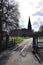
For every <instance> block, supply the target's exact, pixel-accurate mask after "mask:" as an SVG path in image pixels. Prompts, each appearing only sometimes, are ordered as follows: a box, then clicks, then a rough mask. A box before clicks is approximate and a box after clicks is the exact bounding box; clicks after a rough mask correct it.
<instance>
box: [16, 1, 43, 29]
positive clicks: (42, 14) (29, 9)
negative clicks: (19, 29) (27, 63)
mask: <svg viewBox="0 0 43 65" xmlns="http://www.w3.org/2000/svg"><path fill="white" fill-rule="evenodd" d="M17 1H18V2H19V11H20V15H21V18H22V20H23V21H24V26H25V27H26V28H27V25H28V19H29V16H30V18H31V23H32V28H33V29H34V30H38V29H39V26H40V25H42V24H43V23H42V22H43V0H17ZM33 24H35V25H33ZM36 25H37V26H36Z"/></svg>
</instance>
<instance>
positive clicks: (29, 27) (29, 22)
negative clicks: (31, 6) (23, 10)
mask: <svg viewBox="0 0 43 65" xmlns="http://www.w3.org/2000/svg"><path fill="white" fill-rule="evenodd" d="M28 30H29V31H32V27H31V21H30V17H29V21H28Z"/></svg>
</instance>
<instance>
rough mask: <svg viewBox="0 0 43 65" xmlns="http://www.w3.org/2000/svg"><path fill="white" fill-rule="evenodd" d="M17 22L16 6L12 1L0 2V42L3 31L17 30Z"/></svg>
mask: <svg viewBox="0 0 43 65" xmlns="http://www.w3.org/2000/svg"><path fill="white" fill-rule="evenodd" d="M18 21H19V11H18V4H17V3H16V2H15V1H14V0H10V2H9V0H0V41H2V39H3V35H2V33H3V30H4V29H6V30H8V31H9V30H10V29H14V28H17V27H18ZM4 24H5V25H4Z"/></svg>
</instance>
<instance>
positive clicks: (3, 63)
mask: <svg viewBox="0 0 43 65" xmlns="http://www.w3.org/2000/svg"><path fill="white" fill-rule="evenodd" d="M42 57H43V55H42ZM40 64H41V65H43V61H42V60H41V59H40V57H39V56H38V54H33V53H32V38H30V39H24V40H23V41H22V42H21V44H19V45H18V46H17V47H16V48H13V49H10V50H6V51H4V52H2V53H1V54H0V65H40Z"/></svg>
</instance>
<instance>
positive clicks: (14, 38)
mask: <svg viewBox="0 0 43 65" xmlns="http://www.w3.org/2000/svg"><path fill="white" fill-rule="evenodd" d="M28 38H31V37H19V36H18V37H14V36H10V37H9V41H10V42H14V41H16V43H20V42H22V41H23V39H28ZM3 41H4V42H5V41H6V37H4V38H3Z"/></svg>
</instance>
